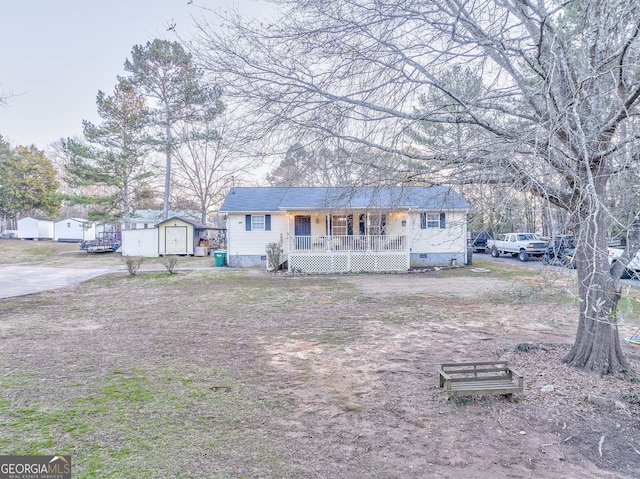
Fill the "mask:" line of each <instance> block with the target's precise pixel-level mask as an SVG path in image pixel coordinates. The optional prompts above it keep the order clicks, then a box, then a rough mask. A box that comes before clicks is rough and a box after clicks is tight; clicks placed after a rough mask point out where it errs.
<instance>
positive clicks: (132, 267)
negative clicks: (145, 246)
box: [125, 256, 142, 276]
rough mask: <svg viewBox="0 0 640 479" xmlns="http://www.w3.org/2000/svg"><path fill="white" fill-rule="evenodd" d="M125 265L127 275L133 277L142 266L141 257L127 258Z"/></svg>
mask: <svg viewBox="0 0 640 479" xmlns="http://www.w3.org/2000/svg"><path fill="white" fill-rule="evenodd" d="M125 264H126V265H127V271H129V274H130V275H131V276H135V275H136V274H137V273H138V270H139V269H140V265H141V264H142V256H127V259H125Z"/></svg>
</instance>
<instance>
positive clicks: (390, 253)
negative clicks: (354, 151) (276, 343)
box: [220, 186, 470, 273]
mask: <svg viewBox="0 0 640 479" xmlns="http://www.w3.org/2000/svg"><path fill="white" fill-rule="evenodd" d="M469 208H470V206H469V203H467V201H466V200H465V199H464V198H463V197H462V196H460V195H459V194H457V193H456V192H455V191H453V190H452V189H450V188H448V187H421V186H409V187H400V186H398V187H362V188H330V187H308V188H307V187H291V188H286V187H280V188H233V189H232V190H231V191H229V193H228V194H227V196H226V198H225V200H224V202H223V203H222V206H221V208H220V212H221V213H226V215H227V264H228V265H229V266H231V267H258V266H259V267H266V266H267V256H266V247H267V244H269V243H279V244H280V245H281V246H282V250H283V253H284V254H283V261H282V265H283V266H286V268H287V269H288V270H289V271H292V270H293V271H304V272H309V273H324V272H350V271H352V272H370V271H406V270H408V269H411V268H420V267H430V266H449V265H452V264H464V263H465V262H466V260H467V240H466V238H467V212H468V210H469Z"/></svg>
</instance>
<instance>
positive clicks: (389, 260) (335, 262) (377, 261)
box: [283, 235, 410, 273]
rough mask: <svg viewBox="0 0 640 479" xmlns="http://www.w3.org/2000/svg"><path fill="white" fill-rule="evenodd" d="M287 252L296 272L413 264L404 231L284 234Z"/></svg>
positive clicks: (396, 268) (397, 267)
mask: <svg viewBox="0 0 640 479" xmlns="http://www.w3.org/2000/svg"><path fill="white" fill-rule="evenodd" d="M283 252H284V257H283V259H284V261H285V262H286V264H287V269H288V270H289V271H293V272H295V271H304V272H307V273H347V272H356V273H358V272H365V271H366V272H392V271H407V270H408V269H409V265H410V257H409V249H408V247H407V237H406V236H404V235H320V236H296V235H293V236H287V237H286V238H284V240H283Z"/></svg>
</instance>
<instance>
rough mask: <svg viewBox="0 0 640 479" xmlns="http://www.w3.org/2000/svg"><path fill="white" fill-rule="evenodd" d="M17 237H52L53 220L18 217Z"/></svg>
mask: <svg viewBox="0 0 640 479" xmlns="http://www.w3.org/2000/svg"><path fill="white" fill-rule="evenodd" d="M18 238H24V239H53V221H50V220H39V219H36V218H31V217H27V218H22V219H19V220H18Z"/></svg>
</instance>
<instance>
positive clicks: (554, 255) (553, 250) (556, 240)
mask: <svg viewBox="0 0 640 479" xmlns="http://www.w3.org/2000/svg"><path fill="white" fill-rule="evenodd" d="M575 251H576V247H575V244H574V242H573V235H558V236H552V237H551V238H549V241H548V242H547V248H546V251H545V253H544V256H543V257H542V262H543V263H544V264H550V265H554V266H565V267H567V268H575V267H576V262H575V259H574V254H575Z"/></svg>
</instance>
